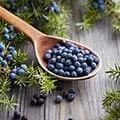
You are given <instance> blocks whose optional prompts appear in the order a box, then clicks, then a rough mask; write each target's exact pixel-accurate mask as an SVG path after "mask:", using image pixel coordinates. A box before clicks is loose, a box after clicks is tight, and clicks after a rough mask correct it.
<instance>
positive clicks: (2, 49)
mask: <svg viewBox="0 0 120 120" xmlns="http://www.w3.org/2000/svg"><path fill="white" fill-rule="evenodd" d="M4 49H5V45H4V44H3V43H2V42H0V52H3V51H4Z"/></svg>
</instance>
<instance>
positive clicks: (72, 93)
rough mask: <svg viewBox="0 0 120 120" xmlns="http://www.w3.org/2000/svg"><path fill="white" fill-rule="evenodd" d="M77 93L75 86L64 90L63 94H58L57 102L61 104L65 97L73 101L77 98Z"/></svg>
mask: <svg viewBox="0 0 120 120" xmlns="http://www.w3.org/2000/svg"><path fill="white" fill-rule="evenodd" d="M76 95H77V94H76V90H75V89H74V88H71V89H69V90H68V91H67V92H63V94H62V95H57V96H56V98H55V103H56V104H60V103H61V102H62V100H63V99H65V100H66V101H68V102H72V101H73V100H74V99H75V97H76Z"/></svg>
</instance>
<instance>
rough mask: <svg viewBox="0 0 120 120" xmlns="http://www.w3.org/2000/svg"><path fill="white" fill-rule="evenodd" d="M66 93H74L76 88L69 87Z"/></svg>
mask: <svg viewBox="0 0 120 120" xmlns="http://www.w3.org/2000/svg"><path fill="white" fill-rule="evenodd" d="M68 93H72V94H76V90H75V89H74V88H71V89H69V91H68Z"/></svg>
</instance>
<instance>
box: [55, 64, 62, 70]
mask: <svg viewBox="0 0 120 120" xmlns="http://www.w3.org/2000/svg"><path fill="white" fill-rule="evenodd" d="M63 67H64V65H63V64H62V63H56V68H58V69H63Z"/></svg>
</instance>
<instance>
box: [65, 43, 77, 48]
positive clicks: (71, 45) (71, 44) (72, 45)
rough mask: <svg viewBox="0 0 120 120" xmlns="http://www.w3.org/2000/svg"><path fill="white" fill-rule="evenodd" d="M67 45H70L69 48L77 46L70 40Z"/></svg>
mask: <svg viewBox="0 0 120 120" xmlns="http://www.w3.org/2000/svg"><path fill="white" fill-rule="evenodd" d="M66 47H68V48H70V47H76V45H75V44H73V43H70V42H68V43H66Z"/></svg>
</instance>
